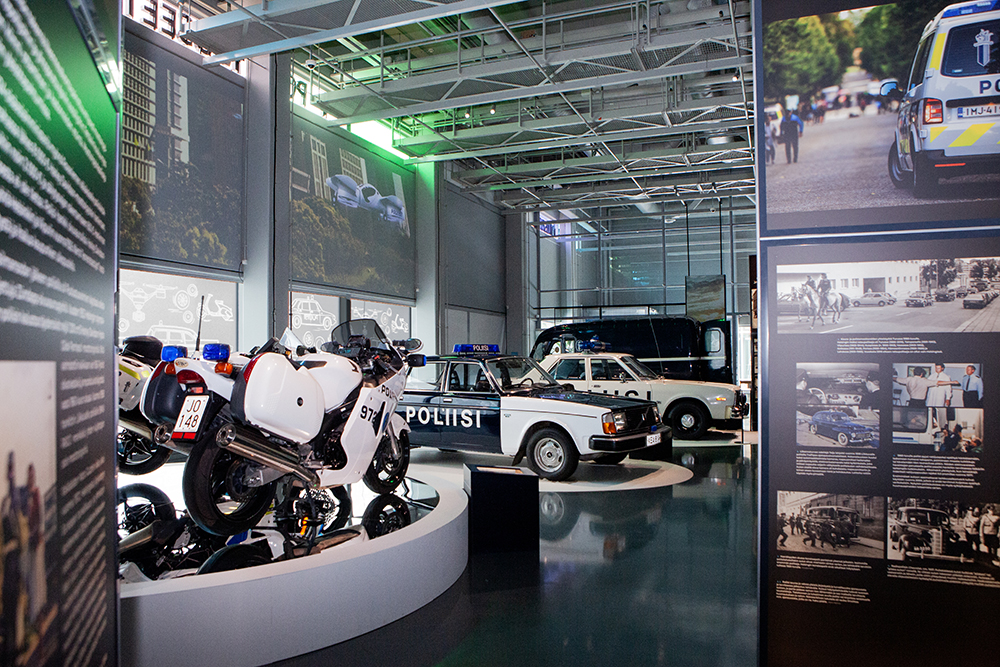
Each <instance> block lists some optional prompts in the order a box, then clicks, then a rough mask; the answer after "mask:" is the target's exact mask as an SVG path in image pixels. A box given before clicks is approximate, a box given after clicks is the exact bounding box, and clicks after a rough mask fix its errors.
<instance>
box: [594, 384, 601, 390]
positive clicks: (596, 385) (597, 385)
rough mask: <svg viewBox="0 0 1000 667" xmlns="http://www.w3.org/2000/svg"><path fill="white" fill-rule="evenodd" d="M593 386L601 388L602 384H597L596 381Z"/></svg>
mask: <svg viewBox="0 0 1000 667" xmlns="http://www.w3.org/2000/svg"><path fill="white" fill-rule="evenodd" d="M593 387H594V389H600V388H601V385H599V384H596V383H595V384H594V385H593Z"/></svg>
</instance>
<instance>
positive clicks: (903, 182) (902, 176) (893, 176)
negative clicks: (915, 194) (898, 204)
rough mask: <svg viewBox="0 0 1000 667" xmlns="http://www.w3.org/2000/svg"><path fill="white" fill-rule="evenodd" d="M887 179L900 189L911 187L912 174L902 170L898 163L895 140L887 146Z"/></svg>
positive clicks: (897, 150)
mask: <svg viewBox="0 0 1000 667" xmlns="http://www.w3.org/2000/svg"><path fill="white" fill-rule="evenodd" d="M889 180H891V181H892V184H893V185H895V186H896V187H897V188H899V189H900V190H909V189H910V188H912V187H913V174H912V173H909V172H906V171H903V167H902V166H900V164H899V149H898V148H897V146H896V142H895V141H894V142H892V146H890V147H889Z"/></svg>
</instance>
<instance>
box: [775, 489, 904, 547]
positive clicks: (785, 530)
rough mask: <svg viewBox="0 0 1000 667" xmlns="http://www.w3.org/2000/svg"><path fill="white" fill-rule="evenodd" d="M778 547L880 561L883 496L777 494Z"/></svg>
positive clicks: (883, 537)
mask: <svg viewBox="0 0 1000 667" xmlns="http://www.w3.org/2000/svg"><path fill="white" fill-rule="evenodd" d="M775 525H776V526H777V529H778V532H777V548H778V552H779V553H780V552H782V551H799V552H804V553H810V554H826V555H828V556H829V555H831V554H836V555H837V556H850V557H854V558H883V557H884V551H885V498H883V497H882V496H862V495H848V494H842V493H816V492H811V491H778V516H777V521H776V523H775Z"/></svg>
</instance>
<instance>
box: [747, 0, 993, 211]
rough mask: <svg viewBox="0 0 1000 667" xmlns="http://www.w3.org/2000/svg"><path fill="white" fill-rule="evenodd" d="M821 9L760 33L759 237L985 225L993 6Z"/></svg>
mask: <svg viewBox="0 0 1000 667" xmlns="http://www.w3.org/2000/svg"><path fill="white" fill-rule="evenodd" d="M966 4H968V3H966ZM942 10H944V15H943V16H941V17H940V18H937V19H935V16H936V15H938V13H939V12H941V11H942ZM829 11H831V13H829V14H822V15H815V16H802V17H797V18H788V19H784V20H778V21H773V22H770V23H767V24H765V25H764V27H763V36H762V41H763V54H762V56H763V58H762V60H763V67H762V69H763V78H762V81H761V85H760V89H759V93H758V109H763V111H764V113H763V114H762V118H761V120H760V121H759V122H760V128H761V136H762V137H763V138H764V140H763V141H762V142H761V145H760V150H761V151H762V152H763V160H762V162H763V164H764V165H765V171H764V173H763V174H762V176H763V180H764V182H765V192H766V197H765V211H766V218H767V227H768V228H770V229H790V228H805V227H813V228H815V227H826V226H830V227H837V228H838V229H840V228H842V227H844V226H845V225H851V224H857V225H862V224H892V223H903V224H906V223H911V224H912V223H918V222H936V221H939V220H971V219H979V218H989V217H995V216H996V205H997V198H998V197H1000V123H997V122H996V121H997V119H998V117H1000V107H998V106H997V104H996V99H995V96H996V94H997V92H998V91H997V90H994V89H993V88H994V86H993V84H994V83H995V75H996V73H997V71H998V70H997V62H998V61H1000V48H998V43H1000V39H997V37H996V35H997V34H998V32H1000V31H998V28H997V26H998V24H1000V9H998V8H997V7H996V5H993V6H990V5H988V4H984V5H983V6H982V7H981V8H979V9H977V10H976V11H971V10H969V9H968V8H966V9H964V10H960V9H958V5H955V4H952V3H950V2H948V0H931V1H929V2H923V3H913V2H906V3H902V2H901V3H897V4H890V5H882V6H878V7H864V8H860V9H851V10H848V11H841V12H835V11H833V10H832V9H831V10H829ZM929 22H930V23H929ZM924 26H928V28H927V29H926V30H925V29H924Z"/></svg>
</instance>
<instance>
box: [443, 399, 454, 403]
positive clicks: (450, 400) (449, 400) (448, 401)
mask: <svg viewBox="0 0 1000 667" xmlns="http://www.w3.org/2000/svg"><path fill="white" fill-rule="evenodd" d="M453 400H454V399H452V398H442V399H441V402H442V403H451V402H452V401H453Z"/></svg>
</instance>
